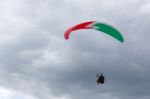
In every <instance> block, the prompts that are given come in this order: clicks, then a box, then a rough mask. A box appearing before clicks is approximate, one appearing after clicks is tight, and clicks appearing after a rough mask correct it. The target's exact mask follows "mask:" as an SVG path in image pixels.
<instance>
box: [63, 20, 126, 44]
mask: <svg viewBox="0 0 150 99" xmlns="http://www.w3.org/2000/svg"><path fill="white" fill-rule="evenodd" d="M79 29H95V30H98V31H101V32H103V33H105V34H108V35H110V36H112V37H113V38H115V39H117V40H118V41H120V42H122V43H123V42H124V38H123V36H122V35H121V33H120V32H119V31H118V30H117V29H115V28H114V27H112V26H110V25H107V24H105V23H101V22H97V21H89V22H83V23H80V24H77V25H75V26H73V27H71V28H69V29H68V30H67V31H66V32H65V33H64V37H65V39H66V40H67V39H69V35H70V34H71V32H72V31H75V30H79Z"/></svg>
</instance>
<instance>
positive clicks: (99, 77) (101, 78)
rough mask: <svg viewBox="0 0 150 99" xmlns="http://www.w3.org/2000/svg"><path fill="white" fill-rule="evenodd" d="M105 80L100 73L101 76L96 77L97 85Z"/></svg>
mask: <svg viewBox="0 0 150 99" xmlns="http://www.w3.org/2000/svg"><path fill="white" fill-rule="evenodd" d="M104 81H105V78H104V76H103V75H102V74H101V76H98V79H97V81H96V82H97V84H98V85H99V83H101V84H103V83H104Z"/></svg>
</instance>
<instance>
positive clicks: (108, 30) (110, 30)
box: [64, 21, 124, 85]
mask: <svg viewBox="0 0 150 99" xmlns="http://www.w3.org/2000/svg"><path fill="white" fill-rule="evenodd" d="M80 29H94V30H97V31H100V32H101V33H105V34H108V35H110V36H112V37H113V38H115V39H116V40H118V41H119V42H121V43H123V42H124V38H123V36H122V34H121V33H120V32H119V31H118V30H117V29H116V28H114V27H112V26H110V25H108V24H105V23H102V22H97V21H89V22H83V23H80V24H77V25H75V26H73V27H71V28H69V29H67V30H66V32H65V33H64V38H65V39H66V40H67V39H69V37H70V34H71V33H72V32H73V31H76V30H80ZM97 78H98V79H97V81H96V82H97V84H98V85H99V84H104V82H105V77H104V75H103V74H101V75H98V74H97Z"/></svg>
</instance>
